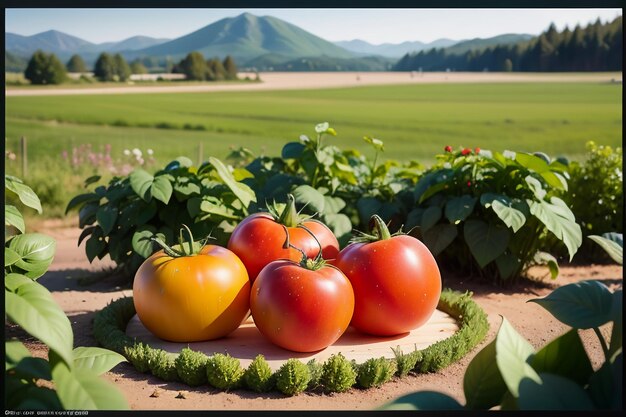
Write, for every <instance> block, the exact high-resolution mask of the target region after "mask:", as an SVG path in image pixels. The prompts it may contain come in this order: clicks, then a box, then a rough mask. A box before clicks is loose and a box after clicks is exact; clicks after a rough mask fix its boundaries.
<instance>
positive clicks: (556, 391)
mask: <svg viewBox="0 0 626 417" xmlns="http://www.w3.org/2000/svg"><path fill="white" fill-rule="evenodd" d="M539 377H540V378H541V380H540V381H535V380H533V379H530V378H526V379H524V380H523V381H522V382H521V384H520V389H519V391H520V395H519V398H518V400H517V404H518V406H519V409H520V410H543V411H545V410H572V411H574V410H576V411H581V410H593V409H594V406H593V403H592V402H591V399H590V398H589V395H588V394H587V393H586V392H585V390H583V389H582V388H581V387H580V385H578V384H577V383H575V382H573V381H572V380H569V379H567V378H563V377H562V376H558V375H552V374H549V373H541V374H539Z"/></svg>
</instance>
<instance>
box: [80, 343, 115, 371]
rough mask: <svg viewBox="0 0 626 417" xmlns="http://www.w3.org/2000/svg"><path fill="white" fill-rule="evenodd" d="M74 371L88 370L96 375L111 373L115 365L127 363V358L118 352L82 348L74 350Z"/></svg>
mask: <svg viewBox="0 0 626 417" xmlns="http://www.w3.org/2000/svg"><path fill="white" fill-rule="evenodd" d="M73 355H74V369H75V370H87V371H90V372H92V373H94V374H96V375H101V374H103V373H105V372H107V371H110V370H111V368H113V367H114V366H115V365H117V364H118V363H121V362H126V358H124V356H122V355H120V354H119V353H117V352H113V351H111V350H107V349H102V348H99V347H84V346H80V347H77V348H76V349H74V351H73Z"/></svg>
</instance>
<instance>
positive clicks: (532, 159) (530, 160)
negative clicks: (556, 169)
mask: <svg viewBox="0 0 626 417" xmlns="http://www.w3.org/2000/svg"><path fill="white" fill-rule="evenodd" d="M515 161H517V162H518V163H519V164H520V165H521V166H523V167H524V168H528V169H530V170H532V171H535V172H536V173H538V174H541V173H542V172H546V171H549V170H550V167H549V166H548V163H547V162H546V161H544V160H543V159H541V158H539V157H537V156H535V155H532V154H528V153H522V152H518V153H517V154H516V155H515Z"/></svg>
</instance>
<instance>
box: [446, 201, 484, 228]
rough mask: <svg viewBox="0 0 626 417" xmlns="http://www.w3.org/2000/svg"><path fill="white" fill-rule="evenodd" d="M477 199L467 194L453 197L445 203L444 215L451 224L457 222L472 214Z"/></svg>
mask: <svg viewBox="0 0 626 417" xmlns="http://www.w3.org/2000/svg"><path fill="white" fill-rule="evenodd" d="M476 201H478V200H477V199H476V198H475V197H471V196H469V195H467V194H465V195H462V196H460V197H454V198H452V199H450V200H448V202H447V203H446V209H445V216H446V218H447V219H448V220H449V221H450V223H453V224H459V223H460V222H462V221H463V220H465V219H467V216H469V215H470V214H472V211H474V206H475V205H476Z"/></svg>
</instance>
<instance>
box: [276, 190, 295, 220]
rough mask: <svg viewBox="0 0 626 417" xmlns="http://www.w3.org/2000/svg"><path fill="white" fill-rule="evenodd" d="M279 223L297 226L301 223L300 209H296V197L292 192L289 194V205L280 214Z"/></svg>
mask: <svg viewBox="0 0 626 417" xmlns="http://www.w3.org/2000/svg"><path fill="white" fill-rule="evenodd" d="M278 223H280V224H282V225H285V226H287V227H295V226H297V225H298V223H299V218H298V211H297V210H296V199H295V198H294V197H293V195H291V194H287V205H286V206H285V209H284V210H283V212H282V213H281V214H280V218H279V219H278Z"/></svg>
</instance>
